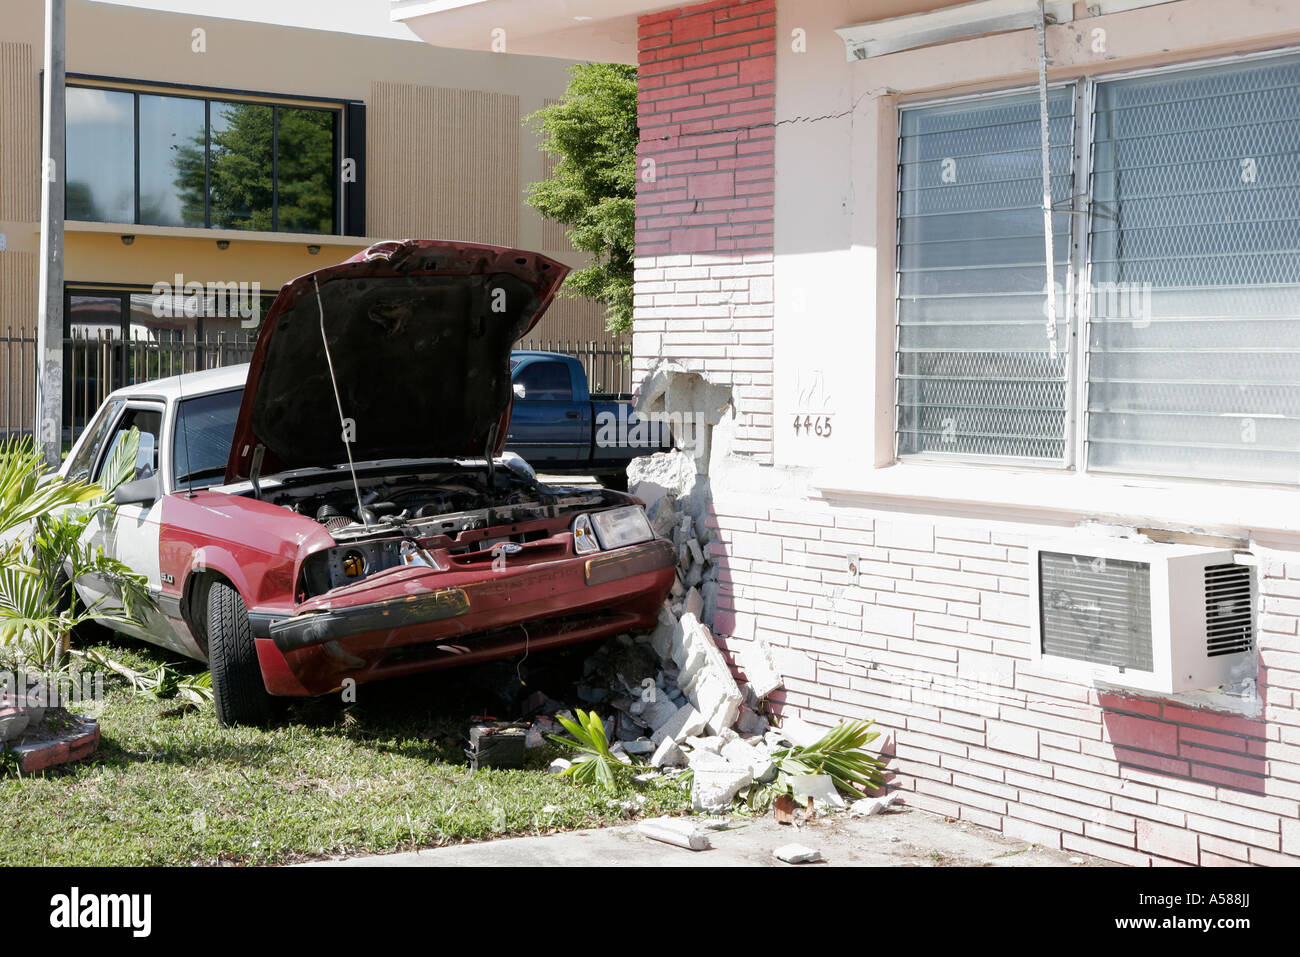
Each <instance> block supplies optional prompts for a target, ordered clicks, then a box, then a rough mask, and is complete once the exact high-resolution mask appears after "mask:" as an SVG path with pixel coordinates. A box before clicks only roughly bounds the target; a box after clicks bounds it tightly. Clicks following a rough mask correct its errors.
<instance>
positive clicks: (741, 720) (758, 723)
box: [736, 704, 767, 734]
mask: <svg viewBox="0 0 1300 957" xmlns="http://www.w3.org/2000/svg"><path fill="white" fill-rule="evenodd" d="M736 730H737V731H739V732H740V733H741V734H763V733H765V732H766V731H767V719H766V718H764V717H763V716H762V715H761V714H759V713H758V712H756V711H755V710H754V709H753V708H751V707H750V706H749V705H747V704H742V705H741V706H740V714H739V716H737V718H736Z"/></svg>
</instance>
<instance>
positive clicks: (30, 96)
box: [0, 43, 41, 222]
mask: <svg viewBox="0 0 1300 957" xmlns="http://www.w3.org/2000/svg"><path fill="white" fill-rule="evenodd" d="M37 76H38V74H37V69H36V58H35V53H34V51H33V49H32V47H31V45H30V44H27V43H0V173H2V174H3V175H0V221H3V220H19V221H24V222H33V221H35V220H36V218H37V217H38V216H39V214H40V204H41V191H40V179H39V176H38V169H37V156H38V154H39V153H40V148H41V128H40V108H41V107H40V99H39V84H38V82H37Z"/></svg>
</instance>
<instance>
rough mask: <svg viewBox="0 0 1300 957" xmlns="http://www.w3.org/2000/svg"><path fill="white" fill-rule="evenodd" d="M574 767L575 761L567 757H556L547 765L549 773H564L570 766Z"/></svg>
mask: <svg viewBox="0 0 1300 957" xmlns="http://www.w3.org/2000/svg"><path fill="white" fill-rule="evenodd" d="M571 767H573V762H572V761H569V760H566V759H565V758H556V759H555V760H554V761H552V762H551V763H550V764H548V765H547V766H546V773H547V774H563V773H564V772H565V771H567V770H569V768H571Z"/></svg>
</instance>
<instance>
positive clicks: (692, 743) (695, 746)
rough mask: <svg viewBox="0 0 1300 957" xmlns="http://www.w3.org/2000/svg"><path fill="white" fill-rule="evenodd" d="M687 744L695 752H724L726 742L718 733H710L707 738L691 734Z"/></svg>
mask: <svg viewBox="0 0 1300 957" xmlns="http://www.w3.org/2000/svg"><path fill="white" fill-rule="evenodd" d="M685 743H686V746H687V747H688V748H690V749H691V752H692V753H693V754H718V755H720V754H722V745H723V744H725V742H724V741H723V740H722V738H721V737H720V736H718V735H710V736H709V737H707V738H697V737H695V736H694V735H691V736H690V737H688V738H687V739H686V742H685Z"/></svg>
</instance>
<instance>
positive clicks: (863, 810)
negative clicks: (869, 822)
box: [849, 791, 898, 817]
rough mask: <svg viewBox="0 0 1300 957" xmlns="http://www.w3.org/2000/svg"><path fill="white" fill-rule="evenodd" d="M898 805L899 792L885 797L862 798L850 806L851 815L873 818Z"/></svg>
mask: <svg viewBox="0 0 1300 957" xmlns="http://www.w3.org/2000/svg"><path fill="white" fill-rule="evenodd" d="M897 803H898V792H897V791H895V792H894V793H893V794H887V795H885V796H884V797H874V798H862V799H861V800H859V801H854V802H853V803H852V804H850V805H849V815H850V816H852V817H873V816H874V815H876V814H879V813H880V812H882V811H884V810H885V809H886V808H889V807H893V806H894V805H895V804H897Z"/></svg>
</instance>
